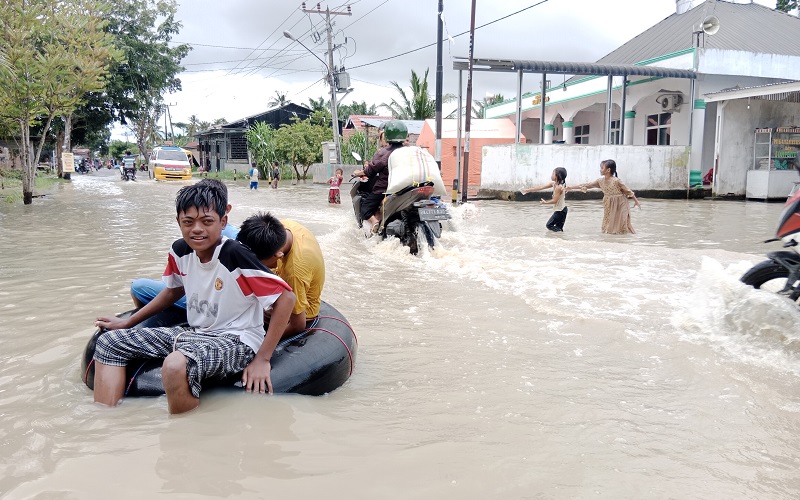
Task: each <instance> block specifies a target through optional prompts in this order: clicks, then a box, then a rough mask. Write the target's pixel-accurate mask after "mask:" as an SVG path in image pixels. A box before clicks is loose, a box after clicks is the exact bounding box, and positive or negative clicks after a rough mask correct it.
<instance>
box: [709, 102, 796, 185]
mask: <svg viewBox="0 0 800 500" xmlns="http://www.w3.org/2000/svg"><path fill="white" fill-rule="evenodd" d="M747 105H748V100H747V99H736V100H733V101H727V104H725V106H724V107H723V106H722V104H720V105H719V106H718V109H720V108H722V109H723V111H722V114H723V122H722V130H721V133H720V134H719V135H720V139H719V141H720V142H719V147H718V148H717V151H718V154H719V166H718V167H717V182H716V184H715V193H716V194H719V195H728V194H733V195H741V196H743V195H744V194H745V192H746V186H747V171H748V170H749V169H750V167H751V166H752V164H753V136H754V133H755V129H756V128H762V127H763V128H774V127H788V126H800V104H797V103H787V102H779V101H763V100H759V99H752V100H750V109H747ZM709 118H710V117H709Z"/></svg>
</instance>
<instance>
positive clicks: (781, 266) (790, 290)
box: [741, 191, 800, 304]
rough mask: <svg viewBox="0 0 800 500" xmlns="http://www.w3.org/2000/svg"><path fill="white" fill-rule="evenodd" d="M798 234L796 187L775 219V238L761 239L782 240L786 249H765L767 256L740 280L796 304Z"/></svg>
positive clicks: (799, 203) (798, 288) (798, 298)
mask: <svg viewBox="0 0 800 500" xmlns="http://www.w3.org/2000/svg"><path fill="white" fill-rule="evenodd" d="M798 234H800V191H796V192H794V193H792V194H791V195H790V196H789V199H788V200H787V201H786V205H785V206H784V208H783V211H782V212H781V215H780V217H779V220H778V229H777V230H776V231H775V238H771V239H769V240H766V241H765V242H764V243H771V242H774V241H783V242H784V243H783V248H785V249H787V250H782V251H777V252H770V253H768V254H767V257H769V260H765V261H763V262H760V263H758V264H756V265H755V266H753V267H752V268H751V269H750V270H749V271H747V272H746V273H744V275H742V277H741V281H742V282H743V283H745V284H747V285H750V286H752V287H754V288H763V289H766V290H769V291H773V292H775V293H777V294H778V295H782V296H784V297H787V298H788V299H789V300H791V301H793V302H797V303H798V304H800V252H798V250H797V246H798V236H797V235H798Z"/></svg>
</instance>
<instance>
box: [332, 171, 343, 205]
mask: <svg viewBox="0 0 800 500" xmlns="http://www.w3.org/2000/svg"><path fill="white" fill-rule="evenodd" d="M342 180H344V170H342V169H341V168H337V169H336V175H334V176H333V177H331V178H330V179H328V184H330V185H331V187H330V188H329V189H328V203H333V204H336V205H341V204H342V198H341V195H340V193H339V186H341V185H342Z"/></svg>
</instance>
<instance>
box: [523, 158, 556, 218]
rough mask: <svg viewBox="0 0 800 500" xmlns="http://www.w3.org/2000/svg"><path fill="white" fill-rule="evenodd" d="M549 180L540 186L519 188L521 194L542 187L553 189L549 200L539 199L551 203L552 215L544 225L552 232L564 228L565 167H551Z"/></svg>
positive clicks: (547, 203)
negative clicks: (551, 171)
mask: <svg viewBox="0 0 800 500" xmlns="http://www.w3.org/2000/svg"><path fill="white" fill-rule="evenodd" d="M550 179H551V182H548V183H547V184H543V185H541V186H537V187H532V188H525V189H520V192H521V193H522V194H526V193H531V192H533V191H541V190H543V189H549V188H552V189H553V197H552V198H551V199H550V200H545V199H544V198H542V199H541V202H540V203H541V204H542V205H553V215H552V216H550V220H548V221H547V224H545V227H547V229H549V230H550V231H553V232H560V231H563V230H564V222H566V220H567V205H566V202H565V199H564V195H565V194H566V193H567V169H566V168H564V167H557V168H555V169H553V173H552V174H550Z"/></svg>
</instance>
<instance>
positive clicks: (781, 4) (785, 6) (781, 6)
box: [775, 0, 798, 12]
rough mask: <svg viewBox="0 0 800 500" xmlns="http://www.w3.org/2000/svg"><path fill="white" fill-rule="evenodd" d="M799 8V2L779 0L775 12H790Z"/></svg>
mask: <svg viewBox="0 0 800 500" xmlns="http://www.w3.org/2000/svg"><path fill="white" fill-rule="evenodd" d="M797 7H798V0H778V2H777V3H776V4H775V10H780V11H783V12H789V11H790V10H793V9H796V8H797Z"/></svg>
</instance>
